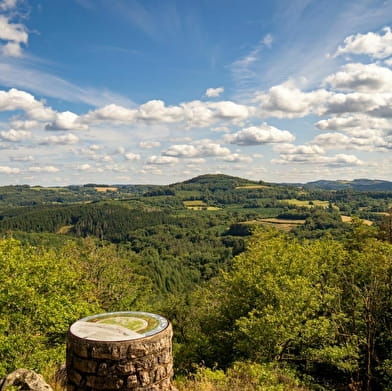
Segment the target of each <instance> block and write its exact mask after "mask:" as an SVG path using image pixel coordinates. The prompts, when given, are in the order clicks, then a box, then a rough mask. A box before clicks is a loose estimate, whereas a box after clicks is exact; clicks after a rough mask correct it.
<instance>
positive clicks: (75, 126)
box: [45, 111, 88, 130]
mask: <svg viewBox="0 0 392 391" xmlns="http://www.w3.org/2000/svg"><path fill="white" fill-rule="evenodd" d="M45 129H46V130H88V126H87V125H86V124H82V123H80V122H79V116H78V115H76V114H75V113H72V112H70V111H64V112H62V113H56V114H55V118H54V120H53V122H52V123H50V124H48V125H46V126H45Z"/></svg>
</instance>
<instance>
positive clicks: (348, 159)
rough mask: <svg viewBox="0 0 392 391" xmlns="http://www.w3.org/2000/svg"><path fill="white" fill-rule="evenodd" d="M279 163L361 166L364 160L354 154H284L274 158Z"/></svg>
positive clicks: (274, 161) (273, 161)
mask: <svg viewBox="0 0 392 391" xmlns="http://www.w3.org/2000/svg"><path fill="white" fill-rule="evenodd" d="M272 163H277V164H293V163H298V164H315V165H324V166H330V167H336V166H337V167H339V166H341V167H346V166H360V165H363V164H364V162H363V161H361V160H360V159H358V158H357V157H356V156H354V155H345V154H337V155H335V156H320V155H315V154H282V155H280V159H274V160H272Z"/></svg>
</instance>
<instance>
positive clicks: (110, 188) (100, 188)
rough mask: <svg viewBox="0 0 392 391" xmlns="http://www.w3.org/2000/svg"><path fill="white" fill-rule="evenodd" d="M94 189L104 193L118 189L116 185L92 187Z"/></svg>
mask: <svg viewBox="0 0 392 391" xmlns="http://www.w3.org/2000/svg"><path fill="white" fill-rule="evenodd" d="M94 189H95V190H96V191H98V192H100V193H106V192H107V191H118V187H94Z"/></svg>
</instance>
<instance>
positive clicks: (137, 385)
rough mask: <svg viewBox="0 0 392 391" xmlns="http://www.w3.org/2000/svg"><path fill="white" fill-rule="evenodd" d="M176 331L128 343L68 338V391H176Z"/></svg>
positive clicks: (166, 331)
mask: <svg viewBox="0 0 392 391" xmlns="http://www.w3.org/2000/svg"><path fill="white" fill-rule="evenodd" d="M172 335H173V332H172V327H171V324H170V323H169V324H168V326H167V327H166V328H165V329H164V330H162V331H160V332H158V333H156V334H153V335H151V336H148V337H141V338H137V339H131V340H125V341H94V340H88V339H83V338H80V337H77V336H75V335H73V334H72V333H71V331H69V332H68V336H67V391H103V390H108V391H109V390H120V391H125V390H129V391H131V390H133V391H172V390H174V388H173V386H172V384H171V380H172V376H173V358H172Z"/></svg>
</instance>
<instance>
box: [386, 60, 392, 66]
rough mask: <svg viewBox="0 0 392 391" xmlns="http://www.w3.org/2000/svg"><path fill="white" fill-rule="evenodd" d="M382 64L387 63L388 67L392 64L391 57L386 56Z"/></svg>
mask: <svg viewBox="0 0 392 391" xmlns="http://www.w3.org/2000/svg"><path fill="white" fill-rule="evenodd" d="M384 64H386V65H388V66H389V67H391V66H392V58H388V60H385V61H384Z"/></svg>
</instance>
